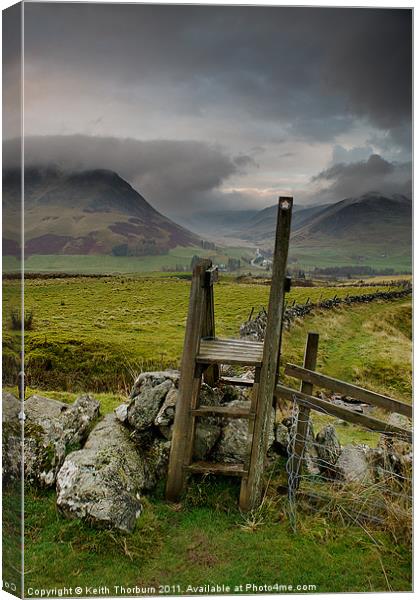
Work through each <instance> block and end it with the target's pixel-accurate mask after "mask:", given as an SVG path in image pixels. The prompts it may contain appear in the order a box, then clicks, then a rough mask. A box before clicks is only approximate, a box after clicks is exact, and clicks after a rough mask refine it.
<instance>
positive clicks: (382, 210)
mask: <svg viewBox="0 0 419 600" xmlns="http://www.w3.org/2000/svg"><path fill="white" fill-rule="evenodd" d="M276 211H277V206H276V205H275V206H270V207H268V208H266V209H264V210H263V211H260V212H259V213H258V214H257V215H256V216H254V217H253V218H252V220H251V222H250V223H249V224H247V225H246V227H245V228H244V229H243V230H242V232H241V235H242V236H243V238H245V239H248V240H249V239H250V240H252V241H254V243H260V244H261V245H262V244H263V243H266V240H269V242H270V243H271V244H272V242H273V237H274V233H275V226H276ZM411 229H412V202H411V200H409V199H408V198H407V197H406V196H402V195H400V194H395V195H392V196H385V195H383V194H381V193H378V192H369V193H367V194H364V195H363V196H360V197H358V198H347V199H345V200H341V201H340V202H336V203H334V204H322V205H316V206H312V207H308V208H299V209H297V211H295V210H294V211H293V216H292V234H291V247H292V248H295V247H297V246H298V247H302V246H304V245H313V244H317V243H324V244H329V245H331V247H332V246H333V244H335V243H336V242H340V243H349V244H352V243H353V244H354V245H356V244H359V243H363V242H367V243H368V244H370V245H371V244H372V245H373V244H382V243H385V244H391V243H393V242H394V243H397V244H402V245H403V246H405V245H409V244H411V236H412V234H411Z"/></svg>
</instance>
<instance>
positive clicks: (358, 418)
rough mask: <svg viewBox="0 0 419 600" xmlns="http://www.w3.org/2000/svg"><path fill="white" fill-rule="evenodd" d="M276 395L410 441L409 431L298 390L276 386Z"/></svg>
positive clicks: (410, 434)
mask: <svg viewBox="0 0 419 600" xmlns="http://www.w3.org/2000/svg"><path fill="white" fill-rule="evenodd" d="M276 393H277V395H278V396H280V397H281V398H285V399H286V400H290V401H293V400H294V399H295V400H296V401H297V403H298V404H299V405H300V406H304V407H305V408H308V409H312V410H316V411H318V412H321V413H324V414H328V415H331V416H333V417H337V418H338V419H343V420H345V421H348V422H349V423H354V424H355V425H361V426H362V427H366V428H367V429H370V430H372V431H379V432H380V433H385V434H386V435H392V436H395V437H399V438H402V439H404V440H406V441H408V442H411V441H412V432H411V431H408V430H405V429H403V428H402V427H398V426H397V425H390V424H389V423H385V422H384V421H381V420H380V419H376V418H375V417H369V416H367V415H363V414H360V413H356V412H353V411H352V410H350V409H349V408H345V407H343V406H338V405H336V404H333V403H332V402H329V401H328V400H322V399H321V398H316V396H309V395H308V394H304V393H302V392H299V391H298V390H294V389H293V388H289V387H286V386H285V385H279V384H278V385H277V386H276Z"/></svg>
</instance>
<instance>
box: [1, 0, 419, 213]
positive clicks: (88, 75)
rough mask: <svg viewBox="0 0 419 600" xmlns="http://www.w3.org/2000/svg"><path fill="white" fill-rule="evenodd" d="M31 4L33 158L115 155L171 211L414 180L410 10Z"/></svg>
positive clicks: (79, 162) (28, 113)
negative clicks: (412, 160)
mask: <svg viewBox="0 0 419 600" xmlns="http://www.w3.org/2000/svg"><path fill="white" fill-rule="evenodd" d="M24 10H25V133H26V135H27V136H35V137H32V139H31V138H29V137H28V139H27V144H26V148H27V161H28V162H42V161H44V162H45V161H47V162H48V161H55V162H58V163H59V164H62V165H63V166H71V167H77V168H84V167H89V168H90V167H101V168H111V169H115V170H116V171H118V172H119V173H120V174H121V175H122V176H124V177H126V178H127V179H128V180H129V181H130V183H132V184H133V185H134V187H136V188H137V189H138V190H139V191H140V192H141V193H142V194H143V195H144V196H145V197H146V198H147V199H148V200H149V201H150V202H151V203H152V204H153V205H154V206H156V208H158V209H160V210H162V211H166V212H169V213H171V214H176V213H179V214H180V213H182V212H187V211H193V210H199V209H200V208H203V209H205V208H207V207H208V206H213V207H214V208H217V209H218V208H220V207H230V208H248V207H260V208H263V207H265V206H267V205H270V204H273V203H274V202H275V201H276V198H277V196H278V195H279V194H281V193H287V194H288V193H291V194H294V196H295V199H296V202H297V203H300V204H301V203H305V202H310V201H324V200H326V201H332V200H340V199H342V198H343V197H347V196H356V195H358V194H360V193H363V192H366V191H368V190H369V189H374V190H377V191H383V192H387V191H388V192H389V193H390V192H391V193H393V192H409V189H410V178H411V165H410V161H411V139H410V129H411V68H412V67H411V11H410V10H394V9H393V10H392V9H367V8H364V9H345V8H336V9H327V8H311V9H310V8H284V7H276V8H275V7H267V8H264V7H239V6H235V7H220V6H209V7H208V6H195V7H194V6H170V5H169V6H147V5H121V4H116V5H106V4H104V5H100V4H80V3H77V4H66V3H62V2H60V3H55V4H54V3H45V4H42V3H28V4H25V9H24ZM5 59H6V61H7V60H9V64H8V69H9V70H8V72H11V73H12V72H13V65H11V64H10V62H11V61H12V60H13V57H8V56H7V55H6V57H5ZM13 133H14V132H9V135H11V136H12V135H13ZM39 136H47V137H42V138H41V137H39Z"/></svg>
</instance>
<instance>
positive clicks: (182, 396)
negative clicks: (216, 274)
mask: <svg viewBox="0 0 419 600" xmlns="http://www.w3.org/2000/svg"><path fill="white" fill-rule="evenodd" d="M211 264H212V263H211V261H209V260H204V261H200V262H199V263H198V264H197V265H196V267H195V269H194V271H193V275H192V283H191V292H190V297H189V309H188V318H187V322H186V330H185V342H184V347H183V354H182V363H181V370H180V380H179V395H178V401H177V404H176V412H175V421H174V425H173V437H172V444H171V450H170V459H169V469H168V477H167V484H166V498H167V499H168V500H172V501H177V500H179V498H180V495H181V493H182V491H183V488H184V484H185V471H184V463H185V458H186V453H187V452H188V451H189V450H188V449H189V448H190V444H191V440H190V438H191V435H192V433H193V422H194V417H193V416H192V415H191V412H190V408H191V406H190V400H191V397H192V396H193V394H194V392H195V389H196V370H195V368H196V362H195V358H196V353H197V351H198V345H199V341H200V339H201V336H202V325H203V316H204V301H205V294H204V288H203V287H202V285H201V284H202V277H203V276H204V273H205V270H206V269H208V268H209V267H210V266H211ZM192 442H193V440H192Z"/></svg>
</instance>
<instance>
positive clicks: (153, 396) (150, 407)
mask: <svg viewBox="0 0 419 600" xmlns="http://www.w3.org/2000/svg"><path fill="white" fill-rule="evenodd" d="M173 387H174V384H173V382H172V381H171V380H169V379H165V380H164V381H163V382H162V383H158V384H157V385H155V386H153V385H150V384H147V385H144V386H141V392H140V394H139V395H138V396H135V398H133V400H131V402H130V404H129V406H128V423H129V424H130V425H131V427H134V429H137V430H139V431H141V430H144V429H148V428H149V427H150V426H151V425H153V423H154V420H155V418H156V417H157V415H158V413H159V410H160V407H161V405H162V404H163V401H164V399H165V397H166V394H167V393H168V391H169V390H170V389H172V388H173Z"/></svg>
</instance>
